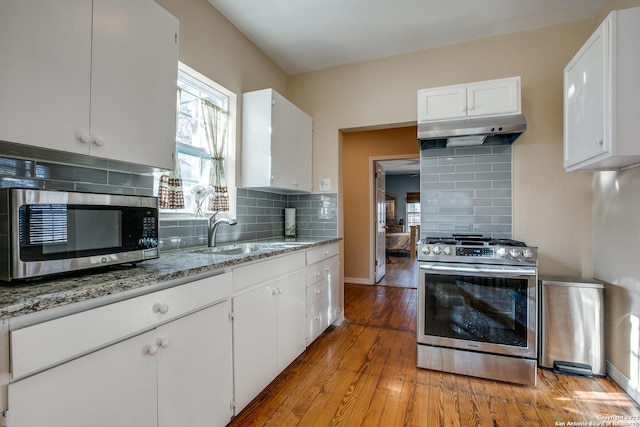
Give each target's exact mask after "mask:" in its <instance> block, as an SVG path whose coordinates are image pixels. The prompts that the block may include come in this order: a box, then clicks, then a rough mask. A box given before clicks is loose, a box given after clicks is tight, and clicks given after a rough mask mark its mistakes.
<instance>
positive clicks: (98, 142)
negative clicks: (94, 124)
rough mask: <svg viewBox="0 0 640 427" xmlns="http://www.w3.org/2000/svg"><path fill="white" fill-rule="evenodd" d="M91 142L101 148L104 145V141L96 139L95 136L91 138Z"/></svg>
mask: <svg viewBox="0 0 640 427" xmlns="http://www.w3.org/2000/svg"><path fill="white" fill-rule="evenodd" d="M92 141H93V143H94V144H95V145H97V146H100V147H101V146H103V145H104V140H103V139H102V138H98V137H97V136H95V137H93V139H92Z"/></svg>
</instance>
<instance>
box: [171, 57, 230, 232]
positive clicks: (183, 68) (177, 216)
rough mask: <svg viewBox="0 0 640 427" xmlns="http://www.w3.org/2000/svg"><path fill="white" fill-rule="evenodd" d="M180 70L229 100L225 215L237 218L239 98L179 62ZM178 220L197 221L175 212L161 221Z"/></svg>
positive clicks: (187, 215)
mask: <svg viewBox="0 0 640 427" xmlns="http://www.w3.org/2000/svg"><path fill="white" fill-rule="evenodd" d="M178 70H180V71H182V72H184V73H187V74H189V75H190V76H192V77H194V78H196V79H198V80H200V81H201V82H202V83H204V84H206V85H207V86H210V87H212V88H213V89H215V90H217V91H218V92H221V93H223V94H225V95H226V96H227V97H228V98H229V130H228V132H229V133H228V137H229V140H228V143H227V170H226V171H225V172H226V178H227V188H228V190H229V211H227V212H224V215H222V214H221V215H220V216H225V217H229V218H235V217H236V145H237V142H236V127H237V115H236V112H237V109H238V96H237V95H236V94H235V93H233V92H231V91H230V90H229V89H227V88H225V87H223V86H221V85H219V84H218V83H216V82H214V81H213V80H211V79H210V78H209V77H207V76H205V75H204V74H202V73H199V72H197V71H196V70H194V69H193V68H191V67H189V66H188V65H186V64H184V63H182V62H178ZM207 218H208V217H207ZM163 219H164V220H177V219H196V218H194V217H193V215H191V214H186V213H174V212H161V213H160V220H161V221H162V220H163Z"/></svg>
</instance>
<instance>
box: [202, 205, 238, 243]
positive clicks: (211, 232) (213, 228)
mask: <svg viewBox="0 0 640 427" xmlns="http://www.w3.org/2000/svg"><path fill="white" fill-rule="evenodd" d="M220 212H222V210H219V211H215V212H214V213H213V215H211V216H210V217H209V229H208V233H207V245H208V246H209V247H213V246H215V245H216V232H217V231H218V227H219V226H220V224H227V225H236V224H237V223H238V221H236V220H235V219H231V218H220V219H216V215H218V214H219V213H220Z"/></svg>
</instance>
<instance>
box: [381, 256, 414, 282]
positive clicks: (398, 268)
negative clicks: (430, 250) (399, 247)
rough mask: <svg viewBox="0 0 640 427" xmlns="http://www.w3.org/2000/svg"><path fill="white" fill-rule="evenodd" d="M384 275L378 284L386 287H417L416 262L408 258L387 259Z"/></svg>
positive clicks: (390, 257)
mask: <svg viewBox="0 0 640 427" xmlns="http://www.w3.org/2000/svg"><path fill="white" fill-rule="evenodd" d="M385 269H386V272H385V275H384V277H383V278H382V280H380V282H379V283H378V284H379V285H386V286H402V287H408V288H415V287H417V283H416V281H417V280H418V260H417V259H416V258H409V257H397V256H389V257H387V262H386V264H385Z"/></svg>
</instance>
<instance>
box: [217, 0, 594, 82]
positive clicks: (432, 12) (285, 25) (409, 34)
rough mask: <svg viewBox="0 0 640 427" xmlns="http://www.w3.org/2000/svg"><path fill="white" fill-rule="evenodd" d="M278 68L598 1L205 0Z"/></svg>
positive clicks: (547, 18) (319, 64)
mask: <svg viewBox="0 0 640 427" xmlns="http://www.w3.org/2000/svg"><path fill="white" fill-rule="evenodd" d="M208 1H209V3H211V4H212V5H213V6H214V7H215V8H216V9H218V10H219V11H220V12H221V13H222V14H223V15H224V16H225V17H226V18H227V19H228V20H229V21H231V22H232V23H233V24H234V25H235V26H236V27H237V28H238V29H239V30H240V31H242V32H243V33H244V34H245V35H246V36H247V37H248V38H249V39H251V40H252V41H253V42H254V43H255V44H256V45H257V46H258V48H260V49H261V50H262V51H263V52H265V53H266V54H267V55H268V56H269V57H271V58H272V59H273V60H274V61H275V62H276V63H277V64H278V65H279V66H280V67H281V68H282V69H283V70H284V71H285V72H286V73H288V74H291V75H293V74H297V73H301V72H305V71H312V70H318V69H322V68H326V67H331V66H335V65H342V64H348V63H351V62H357V61H364V60H369V59H375V58H382V57H386V56H391V55H396V54H400V53H406V52H413V51H418V50H422V49H427V48H431V47H436V46H443V45H447V44H453V43H459V42H463V41H468V40H477V39H481V38H484V37H490V36H495V35H499V34H506V33H511V32H517V31H524V30H527V29H532V28H540V27H545V26H548V25H554V24H559V23H563V22H569V21H575V20H578V19H585V18H590V17H593V16H594V15H595V13H596V12H597V11H598V9H599V8H600V7H601V6H602V5H603V4H604V1H605V0H482V1H480V0H208Z"/></svg>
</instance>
